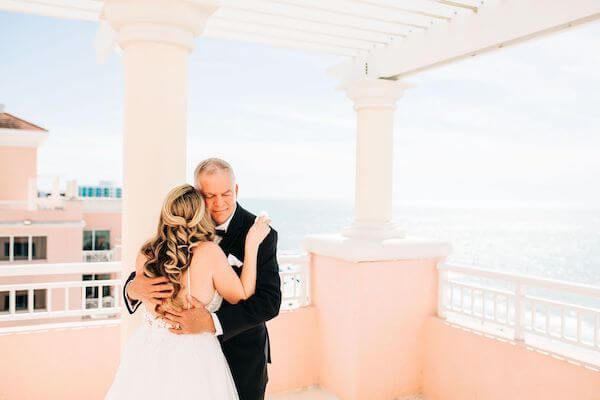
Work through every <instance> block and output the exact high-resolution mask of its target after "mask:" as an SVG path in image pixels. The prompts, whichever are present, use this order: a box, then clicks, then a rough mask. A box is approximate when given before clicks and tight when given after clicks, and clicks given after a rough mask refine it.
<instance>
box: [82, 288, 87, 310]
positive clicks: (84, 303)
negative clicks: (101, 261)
mask: <svg viewBox="0 0 600 400" xmlns="http://www.w3.org/2000/svg"><path fill="white" fill-rule="evenodd" d="M83 285H84V286H82V287H81V311H85V310H86V309H87V307H86V306H87V305H86V302H85V300H86V298H85V288H86V287H85V283H83Z"/></svg>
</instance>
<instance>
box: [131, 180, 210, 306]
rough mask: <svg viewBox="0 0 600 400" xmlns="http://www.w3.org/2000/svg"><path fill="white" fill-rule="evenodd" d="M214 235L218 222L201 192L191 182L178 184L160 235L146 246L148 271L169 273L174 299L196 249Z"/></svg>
mask: <svg viewBox="0 0 600 400" xmlns="http://www.w3.org/2000/svg"><path fill="white" fill-rule="evenodd" d="M214 237H215V225H214V222H213V220H212V218H211V217H210V213H209V212H208V210H207V209H206V204H205V203H204V198H203V197H202V195H201V194H200V192H198V191H197V190H196V189H195V188H194V187H193V186H191V185H188V184H184V185H180V186H177V187H175V188H174V189H172V190H171V191H170V192H169V194H168V195H167V198H166V199H165V201H164V203H163V206H162V209H161V212H160V218H159V220H158V228H157V230H156V235H154V237H152V238H151V239H150V240H148V241H147V242H146V243H144V245H143V246H142V249H141V251H142V253H143V254H144V255H145V256H146V258H147V261H146V262H145V263H144V274H145V275H146V276H148V277H151V278H154V277H158V276H166V277H167V278H168V279H169V281H171V283H172V284H173V288H174V290H173V293H172V295H171V301H173V302H176V300H175V299H176V297H177V294H178V293H179V291H180V290H181V275H182V274H183V272H184V271H185V270H186V269H187V268H188V266H189V262H190V260H191V257H192V249H193V248H194V247H196V246H198V245H199V244H200V243H201V242H207V241H212V240H213V239H214Z"/></svg>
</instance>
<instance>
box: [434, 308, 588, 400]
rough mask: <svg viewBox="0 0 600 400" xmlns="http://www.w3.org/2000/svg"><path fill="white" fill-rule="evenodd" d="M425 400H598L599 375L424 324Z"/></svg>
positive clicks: (513, 346)
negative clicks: (425, 344)
mask: <svg viewBox="0 0 600 400" xmlns="http://www.w3.org/2000/svg"><path fill="white" fill-rule="evenodd" d="M425 335H426V343H427V346H426V351H425V364H424V366H425V368H424V375H423V377H424V394H425V397H426V398H427V400H507V399H511V400H521V399H522V400H529V399H544V400H565V399H573V400H575V399H577V400H598V399H600V372H596V371H592V370H590V369H587V368H585V367H582V366H580V365H574V364H571V363H569V362H567V361H565V360H561V359H557V358H554V357H551V356H549V355H546V354H541V353H539V352H537V351H535V350H532V349H530V348H527V346H525V345H523V344H522V343H519V344H518V343H515V342H507V341H501V340H498V339H495V338H491V337H488V336H484V335H482V334H478V333H476V332H472V331H469V330H467V329H463V328H460V327H456V326H452V325H451V324H449V323H447V322H445V321H443V320H441V319H439V318H437V317H431V318H428V319H427V322H426V324H425Z"/></svg>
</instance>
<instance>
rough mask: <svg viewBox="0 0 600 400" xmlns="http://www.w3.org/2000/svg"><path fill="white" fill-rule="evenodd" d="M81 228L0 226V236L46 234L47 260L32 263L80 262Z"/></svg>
mask: <svg viewBox="0 0 600 400" xmlns="http://www.w3.org/2000/svg"><path fill="white" fill-rule="evenodd" d="M81 232H82V229H81V227H77V226H61V225H55V226H43V225H29V226H20V227H0V236H11V235H12V236H29V235H31V236H46V237H47V239H46V248H47V260H46V261H43V260H33V261H31V262H32V263H36V264H38V263H64V262H81V248H82V246H83V237H82V233H81Z"/></svg>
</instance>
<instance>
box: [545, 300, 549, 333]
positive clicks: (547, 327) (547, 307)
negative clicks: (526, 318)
mask: <svg viewBox="0 0 600 400" xmlns="http://www.w3.org/2000/svg"><path fill="white" fill-rule="evenodd" d="M546 335H548V336H550V305H549V304H546Z"/></svg>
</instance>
